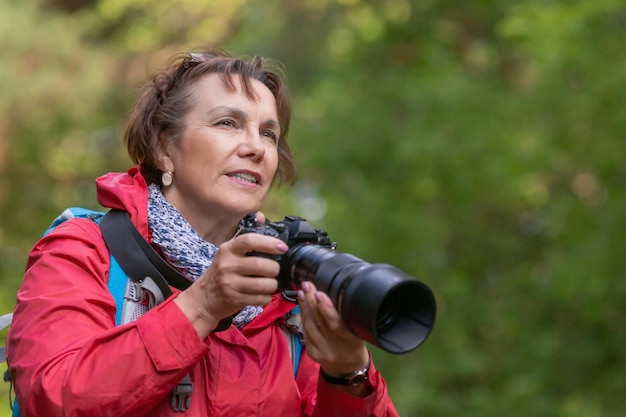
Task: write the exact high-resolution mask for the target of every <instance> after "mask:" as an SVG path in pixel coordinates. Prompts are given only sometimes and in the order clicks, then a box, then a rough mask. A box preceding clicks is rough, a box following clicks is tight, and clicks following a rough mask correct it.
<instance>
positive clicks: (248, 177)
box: [228, 172, 261, 184]
mask: <svg viewBox="0 0 626 417" xmlns="http://www.w3.org/2000/svg"><path fill="white" fill-rule="evenodd" d="M228 176H229V177H231V178H234V179H237V180H239V181H243V182H248V183H250V184H259V183H260V182H261V178H260V176H259V175H257V174H253V173H250V172H233V173H231V174H228Z"/></svg>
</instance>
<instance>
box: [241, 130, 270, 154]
mask: <svg viewBox="0 0 626 417" xmlns="http://www.w3.org/2000/svg"><path fill="white" fill-rule="evenodd" d="M238 151H239V156H241V157H244V158H252V159H255V160H259V159H263V156H264V155H265V143H264V142H263V138H262V137H261V134H260V133H259V128H258V127H256V126H255V127H249V128H247V129H245V131H244V134H243V135H242V139H241V143H240V144H239V150H238Z"/></svg>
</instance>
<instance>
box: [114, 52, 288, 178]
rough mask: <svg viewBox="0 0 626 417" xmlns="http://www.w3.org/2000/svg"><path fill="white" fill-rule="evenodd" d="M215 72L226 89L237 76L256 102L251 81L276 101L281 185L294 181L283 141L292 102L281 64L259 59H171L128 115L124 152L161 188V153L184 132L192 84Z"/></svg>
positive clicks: (199, 55) (198, 55)
mask: <svg viewBox="0 0 626 417" xmlns="http://www.w3.org/2000/svg"><path fill="white" fill-rule="evenodd" d="M210 73H219V74H220V75H221V77H222V81H223V82H224V85H226V86H227V87H229V88H231V89H235V86H234V84H233V79H232V76H233V75H239V76H240V78H241V82H242V89H243V91H244V92H245V94H246V95H247V96H248V97H249V98H250V99H252V100H255V99H256V97H255V95H254V91H253V89H252V86H251V82H250V81H251V80H258V81H260V82H261V83H263V85H265V86H266V87H267V88H268V89H269V90H270V91H271V92H272V94H273V95H274V98H275V99H276V107H277V112H278V122H279V124H280V138H279V141H278V171H277V177H278V179H279V183H280V184H282V183H293V182H294V181H295V178H296V167H295V164H294V161H293V158H292V156H291V151H290V149H289V144H288V143H287V141H286V136H287V131H288V130H289V121H290V119H291V104H290V101H289V95H288V93H287V87H286V85H285V83H284V81H283V76H284V75H283V71H282V66H281V64H280V63H278V62H276V61H272V60H266V59H263V58H261V57H258V56H254V57H252V58H243V57H240V58H233V57H231V56H229V55H228V54H227V53H225V52H224V51H222V50H219V49H215V48H210V49H207V50H204V51H199V52H190V53H186V54H179V55H176V56H174V57H173V58H172V59H171V60H170V62H169V63H168V65H167V67H166V68H165V69H164V70H162V71H159V72H157V73H156V75H155V76H154V78H153V79H152V81H151V82H150V83H148V84H147V85H146V86H145V87H144V89H143V92H142V94H141V95H140V97H139V99H138V100H137V103H136V104H135V107H134V109H133V112H132V114H131V117H130V120H129V122H128V126H127V127H126V132H125V134H124V143H125V144H126V147H127V149H128V154H129V155H130V157H131V159H132V160H133V161H134V162H135V163H136V164H141V172H142V174H143V176H144V177H145V178H146V180H147V181H148V182H152V183H156V184H158V185H161V174H162V171H161V169H160V166H159V165H160V164H159V161H158V155H159V151H160V150H162V149H164V148H165V147H167V146H168V145H169V144H170V143H172V142H175V141H177V140H178V139H180V136H181V135H182V133H183V132H184V130H185V124H184V116H185V115H186V114H187V112H188V111H189V110H190V108H191V105H192V103H191V92H192V88H193V85H194V84H195V82H197V81H198V80H199V79H200V78H201V77H202V76H204V75H206V74H210Z"/></svg>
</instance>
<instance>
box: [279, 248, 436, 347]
mask: <svg viewBox="0 0 626 417" xmlns="http://www.w3.org/2000/svg"><path fill="white" fill-rule="evenodd" d="M281 264H282V265H281V274H282V273H283V272H284V273H286V274H287V275H288V277H287V278H288V280H289V282H290V283H291V284H293V285H295V286H299V285H300V284H301V283H302V282H303V281H311V282H313V284H315V286H316V288H317V289H318V290H320V291H323V292H325V293H326V294H328V296H329V297H330V299H331V300H332V301H333V303H334V304H335V307H336V308H337V310H338V311H339V313H340V314H341V317H342V318H343V320H344V322H345V323H346V325H347V326H348V328H349V329H350V331H351V332H352V333H354V334H355V335H356V336H358V337H360V338H361V339H363V340H365V341H367V342H370V343H372V344H373V345H375V346H378V347H380V348H381V349H383V350H385V351H387V352H390V353H395V354H400V353H406V352H409V351H411V350H413V349H415V348H417V347H418V346H419V345H421V344H422V343H423V342H424V341H425V340H426V338H427V337H428V335H429V334H430V332H431V330H432V328H433V325H434V323H435V315H436V304H435V297H434V295H433V293H432V291H431V290H430V288H429V287H428V286H427V285H425V284H424V283H422V282H421V281H419V280H416V279H415V278H413V277H411V276H409V275H407V274H405V273H404V272H402V271H400V270H399V269H397V268H395V267H393V266H391V265H387V264H370V263H367V262H365V261H363V260H362V259H360V258H357V257H356V256H353V255H350V254H345V253H339V252H336V251H334V250H332V249H330V248H328V247H325V246H320V245H315V244H299V245H295V246H294V247H292V248H290V250H289V251H288V253H287V254H286V255H285V256H283V260H282V262H281Z"/></svg>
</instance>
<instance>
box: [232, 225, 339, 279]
mask: <svg viewBox="0 0 626 417" xmlns="http://www.w3.org/2000/svg"><path fill="white" fill-rule="evenodd" d="M241 226H242V227H241V229H240V230H239V234H244V233H257V234H260V235H265V236H272V237H275V238H278V239H280V240H282V241H283V242H285V243H286V244H287V246H288V247H289V250H288V251H287V253H285V254H284V255H282V256H281V255H270V254H266V253H260V252H250V253H249V254H248V255H253V256H262V257H265V258H270V259H273V260H275V261H276V262H278V263H279V264H280V272H279V273H278V276H277V279H278V288H279V289H281V290H292V289H298V286H299V284H300V283H301V282H302V280H300V281H299V282H294V281H293V276H292V274H291V272H290V269H291V266H292V265H291V263H290V261H289V260H290V259H291V254H293V253H294V252H296V251H297V250H298V249H299V248H300V247H301V246H302V245H317V246H320V247H324V248H328V249H330V250H335V248H336V247H337V244H336V243H335V242H331V240H330V239H329V238H328V233H326V231H324V230H322V229H314V228H313V227H312V226H311V225H310V224H309V223H308V222H307V221H306V220H305V219H303V218H302V217H298V216H285V218H284V219H283V220H282V221H279V222H270V221H268V222H266V223H259V222H257V221H256V218H255V217H254V215H253V214H249V215H247V216H246V217H244V218H243V220H242V224H241Z"/></svg>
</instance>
